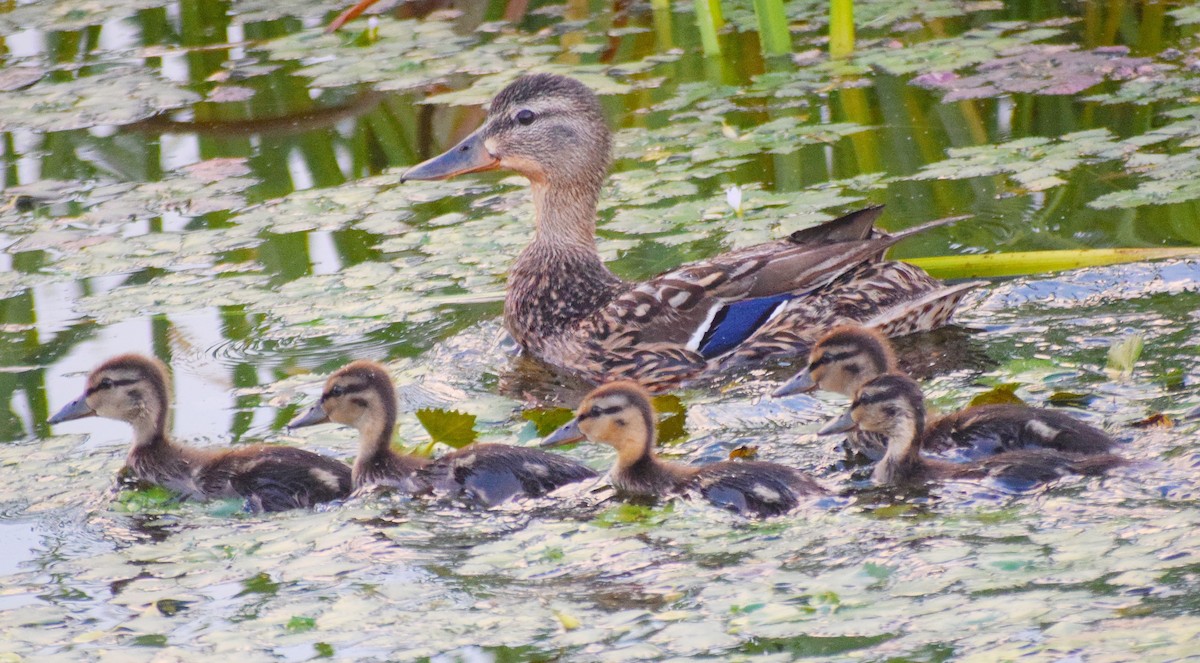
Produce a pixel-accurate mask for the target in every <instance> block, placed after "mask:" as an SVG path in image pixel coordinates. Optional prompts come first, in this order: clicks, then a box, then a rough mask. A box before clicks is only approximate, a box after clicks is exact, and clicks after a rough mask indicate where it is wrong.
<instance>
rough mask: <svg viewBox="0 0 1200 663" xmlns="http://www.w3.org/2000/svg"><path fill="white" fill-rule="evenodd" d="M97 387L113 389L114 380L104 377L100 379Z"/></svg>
mask: <svg viewBox="0 0 1200 663" xmlns="http://www.w3.org/2000/svg"><path fill="white" fill-rule="evenodd" d="M96 388H97V389H112V388H113V381H112V380H111V379H109V378H104V379H103V380H101V381H100V384H98V385H96Z"/></svg>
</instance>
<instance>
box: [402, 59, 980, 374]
mask: <svg viewBox="0 0 1200 663" xmlns="http://www.w3.org/2000/svg"><path fill="white" fill-rule="evenodd" d="M610 143H611V136H610V132H609V129H608V126H607V125H606V124H605V121H604V116H603V114H602V113H601V109H600V103H599V101H598V99H597V98H596V95H595V94H594V93H593V92H592V91H591V90H590V89H588V88H587V87H586V86H584V85H583V84H582V83H579V82H578V81H576V80H573V79H571V78H567V77H564V76H557V75H553V74H534V75H529V76H523V77H521V78H519V79H517V80H516V81H515V82H513V83H511V84H510V85H508V87H506V88H504V90H502V91H501V92H500V94H499V95H497V96H496V98H495V99H494V100H493V101H492V103H491V107H490V109H489V111H488V117H487V120H486V121H485V122H484V124H483V126H482V127H480V128H479V129H477V130H476V131H475V132H474V133H473V134H471V135H470V136H468V137H467V138H465V139H464V140H463V141H462V142H460V143H459V144H458V145H455V146H454V147H453V148H451V149H450V150H449V151H447V152H445V153H444V154H442V155H440V156H437V157H434V158H433V159H430V160H428V161H425V162H424V163H421V164H419V165H417V166H414V167H413V168H411V169H409V170H408V172H406V173H405V174H404V176H403V177H404V179H411V180H434V179H443V178H448V177H453V176H456V175H462V174H464V173H473V172H477V171H483V170H493V169H498V168H505V169H508V170H513V171H516V172H517V173H519V174H521V175H524V176H525V177H526V178H528V179H529V182H530V184H531V186H532V188H533V204H534V216H535V219H534V220H535V226H536V230H535V233H534V238H533V242H532V243H530V244H529V246H527V247H526V248H525V250H524V251H522V252H521V255H520V257H518V258H517V261H516V263H515V264H514V265H513V266H512V269H510V270H509V275H508V290H507V294H506V296H505V302H504V322H505V326H506V327H507V328H508V331H509V333H511V334H512V336H513V338H515V339H516V341H517V342H518V343H519V344H520V345H521V347H522V348H523V349H524V350H525V351H526V352H527V353H529V354H530V355H532V356H533V357H535V358H537V359H540V360H542V361H545V362H547V363H549V364H552V365H556V366H560V367H565V368H567V369H570V370H573V371H575V372H578V373H580V374H582V376H583V377H585V378H587V379H589V380H591V381H593V382H597V383H601V382H606V381H611V380H616V379H632V380H636V381H637V382H640V383H641V384H643V385H645V386H647V387H650V388H652V389H655V390H664V389H669V388H671V387H673V386H676V385H678V384H679V383H681V382H683V381H685V380H688V379H691V378H694V377H698V376H700V375H701V374H703V373H705V372H707V371H711V370H718V369H722V368H727V367H729V366H731V365H734V364H738V363H741V362H744V361H758V360H762V359H765V358H768V357H777V356H784V355H794V354H797V353H803V352H806V351H807V350H808V346H809V345H810V344H811V343H812V341H813V340H815V338H816V335H817V334H819V333H820V331H821V330H822V329H826V328H828V327H830V326H832V325H834V324H836V323H838V322H842V321H846V320H858V321H864V322H867V323H868V324H870V325H871V326H876V327H879V328H881V329H883V330H884V331H886V332H887V333H889V334H898V333H909V332H912V331H920V330H926V329H932V328H934V327H938V326H940V325H942V324H944V323H945V322H946V320H947V319H948V318H949V317H950V315H951V313H953V311H954V308H955V307H956V306H957V305H958V303H959V301H960V300H961V298H962V297H963V295H964V294H965V293H966V291H967V290H969V289H970V288H972V287H974V286H975V285H976V284H974V283H968V284H962V285H957V286H954V287H949V288H947V287H944V286H943V285H942V284H941V283H940V282H938V281H936V280H935V279H933V278H931V277H930V276H929V275H928V274H926V273H925V272H923V271H922V270H921V269H919V268H917V267H913V266H911V265H906V264H904V263H896V262H882V261H880V256H881V255H882V254H883V253H884V252H885V251H886V250H887V249H888V248H889V247H891V246H892V245H893V244H895V243H896V242H898V241H900V240H901V239H903V238H904V237H908V236H909V235H911V234H913V233H916V232H920V231H922V230H925V229H927V228H930V227H933V226H935V225H941V224H942V223H945V222H948V220H947V221H942V222H934V223H931V224H926V225H925V226H922V227H920V228H914V229H912V230H909V231H905V232H902V233H898V234H896V235H893V236H887V235H884V234H882V233H878V232H877V231H874V230H873V224H874V221H875V219H876V218H877V217H878V216H879V214H880V213H881V208H878V207H875V208H870V209H866V210H861V211H859V212H855V213H853V214H850V215H848V216H846V217H843V218H841V219H837V220H835V221H831V222H829V223H827V224H824V225H822V226H818V227H816V228H810V229H807V230H802V231H799V232H797V233H794V234H792V235H791V236H789V237H788V238H786V239H782V240H778V241H775V242H768V243H765V244H759V245H756V246H751V247H747V248H742V249H738V250H735V251H731V252H729V253H725V254H723V255H720V256H717V257H715V258H712V259H710V260H706V261H702V262H696V263H692V264H690V265H686V266H684V267H680V268H678V269H675V270H672V271H670V272H666V273H664V274H662V275H660V276H658V277H656V278H654V279H651V280H650V281H647V282H644V283H640V284H639V283H627V282H625V281H622V280H621V279H619V278H617V277H616V276H615V275H614V274H613V273H612V272H610V271H609V270H608V268H607V267H605V265H604V263H603V262H601V260H600V255H599V253H598V252H597V250H596V204H597V201H598V200H599V196H600V189H601V186H602V185H603V183H604V180H605V177H606V176H607V173H608V166H609V161H610V159H611V154H610V153H611V148H610Z"/></svg>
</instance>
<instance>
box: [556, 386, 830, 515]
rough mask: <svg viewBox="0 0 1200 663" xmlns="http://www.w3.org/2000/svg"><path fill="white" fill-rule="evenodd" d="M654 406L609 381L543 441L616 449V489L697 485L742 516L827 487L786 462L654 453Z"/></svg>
mask: <svg viewBox="0 0 1200 663" xmlns="http://www.w3.org/2000/svg"><path fill="white" fill-rule="evenodd" d="M654 422H655V414H654V407H653V406H652V405H651V403H650V395H649V393H648V392H647V391H646V390H645V389H644V388H643V387H641V386H640V385H638V384H637V383H636V382H631V381H623V382H611V383H609V384H606V385H604V386H602V387H599V388H598V389H596V390H594V391H593V392H591V393H590V394H588V395H587V396H586V397H585V398H584V399H583V402H582V403H580V404H579V409H578V411H577V413H576V415H575V418H574V419H572V420H571V421H569V422H567V423H566V424H564V425H563V426H562V427H561V428H559V429H558V430H556V431H554V432H553V433H551V434H550V436H549V437H547V438H546V439H545V440H543V442H542V446H543V447H553V446H558V445H562V444H569V443H571V442H578V441H579V440H582V439H585V438H586V439H588V440H591V441H593V442H599V443H601V444H607V445H609V446H611V447H613V448H614V449H616V450H617V461H616V464H615V465H614V466H613V469H612V471H611V472H610V473H609V476H610V477H611V480H612V483H613V486H614V487H616V488H617V490H619V491H621V492H623V493H626V494H628V495H631V496H637V497H663V496H666V495H671V494H674V493H680V492H684V491H687V490H696V491H698V492H699V493H700V494H701V495H703V496H704V497H705V498H706V499H708V501H709V502H711V503H713V504H715V505H717V506H720V507H723V508H726V509H729V510H731V511H735V512H737V513H740V514H742V515H746V516H755V517H768V516H776V515H779V514H782V513H786V512H788V511H791V510H792V509H794V508H795V507H796V505H797V504H799V502H800V499H801V498H802V497H805V496H810V495H823V494H825V492H826V491H825V489H824V488H822V487H821V485H820V484H818V483H817V482H816V481H814V480H813V479H812V478H811V477H809V476H808V475H807V474H804V473H803V472H801V471H799V470H795V469H792V468H790V467H787V466H784V465H778V464H775V463H765V462H750V461H723V462H719V463H712V464H709V465H700V466H688V465H682V464H679V463H672V462H668V461H664V460H661V459H659V458H658V456H657V455H655V453H654V444H655V438H656V431H655V426H654Z"/></svg>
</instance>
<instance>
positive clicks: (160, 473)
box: [50, 354, 350, 511]
mask: <svg viewBox="0 0 1200 663" xmlns="http://www.w3.org/2000/svg"><path fill="white" fill-rule="evenodd" d="M167 379H168V378H167V370H166V367H165V366H164V365H163V364H162V362H159V361H158V360H156V359H151V358H149V357H145V356H142V355H137V354H127V355H121V356H119V357H114V358H112V359H110V360H108V361H106V362H104V363H103V364H101V365H100V366H99V367H97V368H96V369H95V370H94V371H92V372H91V374H90V375H89V376H88V381H87V389H86V390H85V391H84V394H83V395H82V396H80V397H79V398H78V399H76V400H75V401H72V402H71V403H69V404H67V405H66V406H65V407H64V408H63V409H62V410H61V411H60V412H59V413H58V414H56V415H54V416H53V417H51V419H50V423H52V424H55V423H61V422H63V421H69V420H72V419H80V418H83V417H89V416H101V417H106V418H109V419H117V420H119V421H124V422H127V423H129V424H130V425H131V426H133V432H134V436H133V443H132V445H131V446H130V449H129V455H128V456H127V457H126V461H125V463H126V466H127V467H128V468H129V469H130V470H131V471H132V472H133V475H134V476H135V477H137V478H138V479H141V480H143V481H147V482H149V483H153V484H157V485H160V486H164V487H166V488H169V489H171V490H173V491H175V492H178V493H179V494H180V495H181V496H182V497H184V498H187V499H211V498H231V497H241V498H244V499H245V500H246V506H247V508H248V509H250V510H253V511H281V510H284V509H293V508H302V507H309V506H312V505H314V504H317V503H319V502H328V501H330V500H334V499H338V498H340V497H344V496H345V495H346V494H347V493H348V492H349V490H350V468H348V467H347V466H346V465H345V464H344V463H341V462H339V461H337V460H334V459H332V458H326V457H324V456H321V455H319V454H315V453H312V452H310V451H304V450H303V449H295V448H292V447H283V446H266V445H256V446H250V447H243V448H238V449H196V448H193V447H189V446H187V445H183V444H179V443H177V442H175V441H173V440H171V439H170V438H169V437H168V435H167V433H166V428H167V413H168V408H169V407H170V402H171V399H170V389H169V387H168V383H167Z"/></svg>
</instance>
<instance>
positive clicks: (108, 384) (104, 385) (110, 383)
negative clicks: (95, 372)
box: [84, 378, 138, 396]
mask: <svg viewBox="0 0 1200 663" xmlns="http://www.w3.org/2000/svg"><path fill="white" fill-rule="evenodd" d="M136 382H138V378H129V379H127V380H110V379H108V378H104V379H103V380H101V381H100V384H98V385H96V386H94V387H92V388H91V389H88V390H87V391H86V392H85V393H84V395H85V396H91V395H92V394H94V393H96V392H97V391H104V390H105V389H112V388H114V387H128V386H129V385H131V384H134V383H136Z"/></svg>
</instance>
